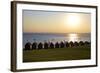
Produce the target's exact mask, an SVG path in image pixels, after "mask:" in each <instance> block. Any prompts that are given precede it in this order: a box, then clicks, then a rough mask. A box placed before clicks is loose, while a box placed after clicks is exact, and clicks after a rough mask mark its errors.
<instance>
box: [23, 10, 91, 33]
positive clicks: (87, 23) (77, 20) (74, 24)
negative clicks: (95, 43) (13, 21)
mask: <svg viewBox="0 0 100 73" xmlns="http://www.w3.org/2000/svg"><path fill="white" fill-rule="evenodd" d="M23 32H30V33H32V32H33V33H90V32H91V14H89V13H71V12H52V11H32V10H23Z"/></svg>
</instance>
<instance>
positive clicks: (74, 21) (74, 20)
mask: <svg viewBox="0 0 100 73" xmlns="http://www.w3.org/2000/svg"><path fill="white" fill-rule="evenodd" d="M80 22H81V21H80V17H79V15H77V14H74V13H72V14H69V15H67V16H66V20H65V23H66V25H67V26H69V27H72V28H76V27H78V26H79V24H80Z"/></svg>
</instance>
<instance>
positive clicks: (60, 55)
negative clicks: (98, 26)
mask: <svg viewBox="0 0 100 73" xmlns="http://www.w3.org/2000/svg"><path fill="white" fill-rule="evenodd" d="M90 51H91V50H90V46H78V47H68V48H54V49H40V50H23V62H39V61H58V60H80V59H90V54H91V53H90Z"/></svg>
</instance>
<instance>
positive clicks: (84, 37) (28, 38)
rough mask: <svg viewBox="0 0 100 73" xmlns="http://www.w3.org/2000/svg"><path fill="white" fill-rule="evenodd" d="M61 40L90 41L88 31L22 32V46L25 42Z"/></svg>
mask: <svg viewBox="0 0 100 73" xmlns="http://www.w3.org/2000/svg"><path fill="white" fill-rule="evenodd" d="M34 41H36V42H38V43H39V42H45V41H46V42H50V41H51V42H53V43H55V42H61V41H68V42H69V41H73V42H75V41H77V42H79V41H89V42H90V41H91V34H90V33H82V34H49V33H48V34H47V33H23V47H24V45H25V44H26V42H31V43H33V42H34Z"/></svg>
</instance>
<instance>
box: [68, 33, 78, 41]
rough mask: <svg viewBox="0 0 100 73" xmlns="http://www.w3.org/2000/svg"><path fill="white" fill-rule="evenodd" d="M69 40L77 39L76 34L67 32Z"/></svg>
mask: <svg viewBox="0 0 100 73" xmlns="http://www.w3.org/2000/svg"><path fill="white" fill-rule="evenodd" d="M68 37H69V41H72V42H75V41H78V34H69V35H68Z"/></svg>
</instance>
